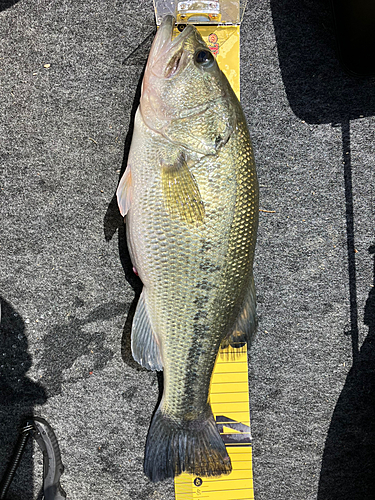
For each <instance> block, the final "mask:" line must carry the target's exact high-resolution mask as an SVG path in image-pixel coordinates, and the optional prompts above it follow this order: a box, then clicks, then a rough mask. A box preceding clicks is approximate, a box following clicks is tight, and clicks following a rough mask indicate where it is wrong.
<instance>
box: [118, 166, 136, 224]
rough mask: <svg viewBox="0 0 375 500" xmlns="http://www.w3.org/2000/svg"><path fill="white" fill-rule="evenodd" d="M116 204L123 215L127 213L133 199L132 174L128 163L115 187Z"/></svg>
mask: <svg viewBox="0 0 375 500" xmlns="http://www.w3.org/2000/svg"><path fill="white" fill-rule="evenodd" d="M116 194H117V204H118V207H119V209H120V213H121V215H122V216H123V217H125V215H126V214H127V213H128V211H129V208H130V206H131V204H132V200H133V191H132V174H131V169H130V165H128V166H127V167H126V170H125V172H124V175H123V176H122V177H121V180H120V183H119V185H118V187H117V191H116Z"/></svg>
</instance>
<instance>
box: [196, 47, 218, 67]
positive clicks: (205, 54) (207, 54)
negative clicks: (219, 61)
mask: <svg viewBox="0 0 375 500" xmlns="http://www.w3.org/2000/svg"><path fill="white" fill-rule="evenodd" d="M214 60H215V58H214V56H213V54H212V52H211V51H210V50H208V49H198V50H197V51H196V53H195V54H194V61H195V63H196V64H197V65H198V66H201V67H203V68H210V67H211V66H212V65H213V63H214Z"/></svg>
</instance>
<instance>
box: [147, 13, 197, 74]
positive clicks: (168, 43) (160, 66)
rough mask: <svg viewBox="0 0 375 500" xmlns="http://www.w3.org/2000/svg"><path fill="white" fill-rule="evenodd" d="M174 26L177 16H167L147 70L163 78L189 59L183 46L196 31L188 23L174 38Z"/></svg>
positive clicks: (161, 26)
mask: <svg viewBox="0 0 375 500" xmlns="http://www.w3.org/2000/svg"><path fill="white" fill-rule="evenodd" d="M174 26H175V18H174V17H173V16H171V15H168V16H165V17H164V19H163V21H162V23H161V24H160V26H159V29H158V32H157V34H156V36H155V39H154V42H153V44H152V47H151V50H150V55H149V58H148V63H147V67H146V72H148V71H150V72H152V73H153V74H154V75H155V76H158V77H162V78H171V77H172V76H174V75H176V74H177V73H178V72H179V70H180V69H181V68H182V67H183V66H185V64H183V63H186V62H187V61H186V55H185V52H184V50H183V46H184V43H185V41H186V40H187V39H188V38H189V37H190V36H191V35H192V34H193V33H195V32H196V28H195V27H194V26H193V25H191V24H188V25H187V26H186V28H185V29H184V30H183V31H182V32H181V33H180V34H179V35H177V36H176V37H175V38H174V39H173V40H172V37H173V29H174Z"/></svg>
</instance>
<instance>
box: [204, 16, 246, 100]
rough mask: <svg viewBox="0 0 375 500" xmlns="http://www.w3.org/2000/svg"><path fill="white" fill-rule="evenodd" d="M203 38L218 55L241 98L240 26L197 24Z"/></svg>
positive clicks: (220, 63)
mask: <svg viewBox="0 0 375 500" xmlns="http://www.w3.org/2000/svg"><path fill="white" fill-rule="evenodd" d="M196 28H197V29H198V31H199V33H200V35H201V36H202V38H203V40H204V41H205V42H206V43H207V45H208V46H209V47H210V49H211V51H212V53H213V54H214V55H215V56H216V59H217V63H218V65H219V66H220V69H221V70H222V71H223V72H224V73H225V76H226V77H227V78H228V80H229V83H230V84H231V86H232V89H233V90H234V91H235V93H236V94H237V97H238V99H239V98H240V27H239V26H238V25H236V26H215V25H211V26H197V27H196Z"/></svg>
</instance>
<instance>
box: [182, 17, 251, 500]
mask: <svg viewBox="0 0 375 500" xmlns="http://www.w3.org/2000/svg"><path fill="white" fill-rule="evenodd" d="M196 27H197V29H198V31H199V33H200V34H201V36H202V38H203V40H204V41H205V42H206V43H207V45H208V46H209V47H210V49H211V51H212V52H213V54H214V55H215V57H216V58H217V62H218V64H219V66H220V68H221V70H222V71H223V72H224V73H225V75H226V77H227V78H228V80H229V83H230V84H231V86H232V88H233V90H234V91H235V93H236V95H237V97H238V98H240V26H239V25H236V26H215V25H210V26H208V25H206V26H196ZM239 351H240V352H239ZM210 403H211V407H212V411H213V414H214V417H215V420H216V424H217V427H218V430H219V432H220V434H221V436H222V438H223V440H224V443H225V446H226V448H227V452H228V454H229V456H230V458H231V462H232V472H231V473H230V474H228V475H225V476H220V477H197V476H194V475H192V474H186V473H184V474H181V475H180V476H177V477H176V478H175V494H176V500H199V499H205V500H254V489H253V472H252V470H253V467H252V447H251V433H250V408H249V380H248V368H247V351H246V350H245V349H244V350H242V352H241V350H236V351H235V353H234V352H233V349H232V348H230V347H229V348H227V349H224V350H223V349H221V350H220V351H219V354H218V356H217V359H216V364H215V368H214V371H213V374H212V378H211V385H210Z"/></svg>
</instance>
